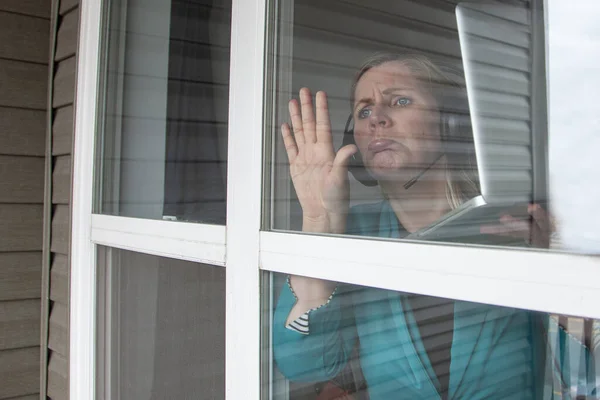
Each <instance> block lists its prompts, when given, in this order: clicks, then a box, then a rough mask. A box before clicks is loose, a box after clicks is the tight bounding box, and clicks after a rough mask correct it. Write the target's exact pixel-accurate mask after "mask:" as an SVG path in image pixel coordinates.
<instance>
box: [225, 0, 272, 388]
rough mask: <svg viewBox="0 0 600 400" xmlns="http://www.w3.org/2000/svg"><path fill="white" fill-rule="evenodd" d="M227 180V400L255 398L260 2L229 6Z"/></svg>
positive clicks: (262, 16) (261, 56) (261, 51)
mask: <svg viewBox="0 0 600 400" xmlns="http://www.w3.org/2000/svg"><path fill="white" fill-rule="evenodd" d="M232 7H233V8H232V21H231V26H232V31H231V67H230V92H229V141H228V143H229V144H228V146H229V149H228V151H229V153H228V166H227V170H228V179H227V182H228V184H227V238H226V239H227V255H226V277H227V278H226V280H227V283H226V291H227V293H226V343H227V345H226V359H225V371H226V373H225V376H226V380H225V382H226V383H225V386H226V398H227V399H242V398H243V399H249V400H258V399H259V396H260V318H259V316H260V314H259V312H260V303H259V288H260V282H259V276H260V275H259V273H260V272H259V268H258V259H259V258H258V254H259V229H260V221H261V215H260V214H261V193H262V188H261V183H262V179H261V161H262V140H263V139H262V136H263V135H262V126H263V120H262V115H263V107H262V106H263V102H264V100H263V93H264V59H265V57H264V52H265V44H264V43H265V23H266V20H265V11H266V2H265V0H234V1H233V5H232Z"/></svg>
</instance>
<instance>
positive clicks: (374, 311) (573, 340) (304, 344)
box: [263, 273, 600, 400]
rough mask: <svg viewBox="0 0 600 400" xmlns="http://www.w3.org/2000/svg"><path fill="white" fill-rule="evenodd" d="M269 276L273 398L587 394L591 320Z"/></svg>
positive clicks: (594, 352) (599, 326)
mask: <svg viewBox="0 0 600 400" xmlns="http://www.w3.org/2000/svg"><path fill="white" fill-rule="evenodd" d="M269 278H270V280H271V284H272V286H271V287H272V288H273V291H272V293H273V296H272V297H271V298H270V299H268V300H266V301H269V303H268V309H269V310H270V311H271V313H270V315H269V316H268V318H264V319H263V321H265V322H263V326H264V328H265V330H269V331H270V332H271V335H270V336H268V337H269V338H270V340H271V342H270V343H268V342H265V343H263V346H264V347H263V349H264V350H265V351H264V353H263V354H265V359H267V360H269V361H270V364H269V365H270V368H271V370H270V374H269V375H265V378H264V379H265V382H264V383H265V385H264V386H263V387H264V390H265V391H266V390H271V391H272V393H273V399H289V400H308V399H310V400H326V399H338V400H339V399H344V400H358V399H370V400H380V399H411V400H412V399H575V398H577V399H592V398H594V399H595V398H598V397H597V396H598V393H599V390H600V386H599V385H600V364H599V361H598V360H599V358H600V321H598V320H587V319H583V318H569V317H566V316H558V315H548V314H545V313H539V312H534V311H526V310H519V309H514V308H505V307H498V306H492V305H485V304H476V303H469V302H464V301H457V300H449V299H443V298H437V297H430V296H422V295H414V294H409V293H400V292H394V291H389V290H383V289H375V288H369V287H364V286H356V285H347V284H338V285H336V284H335V283H332V282H326V281H318V280H314V279H310V278H304V277H300V276H292V277H291V278H290V279H289V280H288V278H287V277H286V276H283V275H281V274H277V273H272V274H271V275H270V276H269ZM292 288H293V289H292ZM267 321H270V322H267ZM267 350H269V351H267ZM267 376H268V378H267Z"/></svg>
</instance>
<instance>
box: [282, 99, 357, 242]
mask: <svg viewBox="0 0 600 400" xmlns="http://www.w3.org/2000/svg"><path fill="white" fill-rule="evenodd" d="M289 112H290V118H291V121H292V128H293V133H292V130H291V129H290V126H289V125H288V124H283V125H282V127H281V132H282V136H283V141H284V144H285V148H286V152H287V155H288V159H289V162H290V175H291V178H292V182H293V184H294V188H295V189H296V193H297V195H298V199H299V200H300V205H301V206H302V213H303V228H304V230H311V231H319V232H331V233H343V231H344V229H345V219H346V215H347V213H348V197H349V185H348V162H349V160H350V157H351V156H352V154H354V153H355V152H356V151H357V148H356V146H355V145H347V146H344V147H343V148H341V149H340V150H339V151H338V152H337V154H336V153H335V151H334V149H333V140H332V135H331V123H330V119H329V109H328V106H327V96H326V94H325V93H324V92H317V94H316V117H315V112H314V111H313V103H312V95H311V93H310V91H309V90H308V89H306V88H303V89H301V90H300V104H298V102H297V101H296V100H291V101H290V103H289Z"/></svg>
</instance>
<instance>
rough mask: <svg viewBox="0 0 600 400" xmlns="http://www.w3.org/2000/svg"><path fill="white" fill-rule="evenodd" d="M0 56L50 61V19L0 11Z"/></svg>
mask: <svg viewBox="0 0 600 400" xmlns="http://www.w3.org/2000/svg"><path fill="white" fill-rule="evenodd" d="M0 26H1V27H2V29H0V58H8V59H11V60H19V61H29V62H34V63H39V64H47V63H48V32H49V30H50V21H49V20H47V19H43V18H32V17H30V16H27V15H19V14H13V13H8V12H0Z"/></svg>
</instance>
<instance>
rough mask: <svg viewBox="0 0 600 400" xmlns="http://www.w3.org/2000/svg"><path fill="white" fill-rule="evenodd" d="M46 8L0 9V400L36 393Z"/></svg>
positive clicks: (20, 4)
mask: <svg viewBox="0 0 600 400" xmlns="http://www.w3.org/2000/svg"><path fill="white" fill-rule="evenodd" d="M49 35H50V4H49V2H48V1H41V0H26V1H22V0H20V1H16V0H5V1H2V2H0V88H1V90H0V399H9V398H10V399H34V398H36V399H37V398H39V393H40V370H41V368H40V319H41V315H40V303H41V285H42V246H43V241H42V225H43V202H44V162H45V157H44V156H45V146H44V138H45V133H46V105H47V90H48V86H47V82H48V48H49V46H48V43H49Z"/></svg>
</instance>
